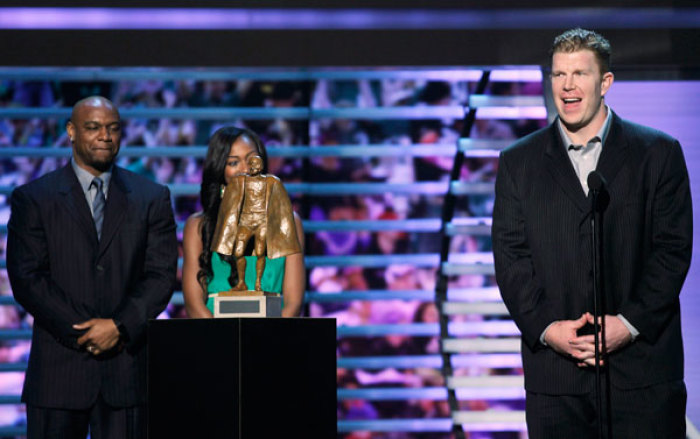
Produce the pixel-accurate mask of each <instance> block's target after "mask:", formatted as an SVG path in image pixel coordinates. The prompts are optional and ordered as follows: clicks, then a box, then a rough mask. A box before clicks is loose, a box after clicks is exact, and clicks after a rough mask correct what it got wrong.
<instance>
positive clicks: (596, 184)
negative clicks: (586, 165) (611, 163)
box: [588, 171, 608, 192]
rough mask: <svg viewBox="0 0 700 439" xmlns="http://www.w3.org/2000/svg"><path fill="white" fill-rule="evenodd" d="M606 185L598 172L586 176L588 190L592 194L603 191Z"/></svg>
mask: <svg viewBox="0 0 700 439" xmlns="http://www.w3.org/2000/svg"><path fill="white" fill-rule="evenodd" d="M607 185H608V183H607V182H606V181H605V178H604V177H603V174H601V173H600V172H598V171H592V172H591V173H590V174H588V189H589V190H591V191H593V192H600V191H603V190H605V187H606V186H607Z"/></svg>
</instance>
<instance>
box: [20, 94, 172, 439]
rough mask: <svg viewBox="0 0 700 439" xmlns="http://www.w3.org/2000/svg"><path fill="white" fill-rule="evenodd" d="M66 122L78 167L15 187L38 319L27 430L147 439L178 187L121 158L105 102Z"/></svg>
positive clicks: (41, 434)
mask: <svg viewBox="0 0 700 439" xmlns="http://www.w3.org/2000/svg"><path fill="white" fill-rule="evenodd" d="M66 129H67V131H68V135H69V136H70V139H71V143H72V145H73V157H72V159H71V162H70V164H68V165H67V166H65V167H64V168H62V169H58V170H56V171H54V172H51V173H49V174H47V175H45V176H43V177H41V178H39V179H38V180H36V181H33V182H31V183H28V184H26V185H24V186H21V187H19V188H17V189H16V190H15V191H14V192H13V193H12V201H11V203H12V214H11V216H10V220H9V223H8V240H7V270H8V274H9V277H10V281H11V283H12V291H13V294H14V296H15V298H16V299H17V302H19V303H20V305H22V306H23V307H24V308H25V309H26V310H27V311H28V312H29V313H30V314H31V315H32V316H33V317H34V331H33V334H32V348H31V353H30V355H29V365H28V368H27V374H26V379H25V383H24V390H23V392H22V401H23V402H25V403H26V404H27V437H28V438H30V439H39V438H42V439H47V438H76V439H77V438H80V439H85V437H86V436H87V434H88V427H89V430H90V437H91V438H92V439H105V438H109V439H111V438H115V439H116V438H119V439H124V438H130V439H137V438H145V437H146V418H145V416H146V413H145V402H146V349H145V346H144V341H145V340H144V336H145V330H146V323H147V321H148V319H151V318H155V317H156V316H157V315H158V314H159V313H160V312H161V311H162V310H163V309H164V308H165V306H166V305H167V303H168V301H169V299H170V295H171V294H172V286H173V282H174V280H175V269H176V265H177V241H176V237H175V222H174V221H173V212H172V208H171V203H170V194H169V192H168V189H167V188H165V187H163V186H161V185H158V184H155V183H153V182H151V181H149V180H147V179H145V178H143V177H140V176H138V175H135V174H132V173H131V172H129V171H126V170H124V169H122V168H120V167H118V166H116V165H114V159H115V157H116V155H117V153H118V152H119V142H120V139H121V133H122V122H121V120H120V119H119V112H118V111H117V109H116V108H115V107H114V105H113V104H112V103H111V102H110V101H108V100H107V99H105V98H102V97H99V96H95V97H89V98H86V99H83V100H81V101H79V102H78V103H77V104H76V105H75V106H74V107H73V112H72V114H71V118H70V121H69V122H68V125H67V127H66Z"/></svg>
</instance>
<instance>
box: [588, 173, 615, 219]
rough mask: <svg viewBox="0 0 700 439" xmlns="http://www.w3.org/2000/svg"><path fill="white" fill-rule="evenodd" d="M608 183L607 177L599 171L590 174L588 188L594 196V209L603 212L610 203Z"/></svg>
mask: <svg viewBox="0 0 700 439" xmlns="http://www.w3.org/2000/svg"><path fill="white" fill-rule="evenodd" d="M607 185H608V183H607V182H606V181H605V177H603V174H601V173H600V172H598V171H592V172H591V173H590V174H588V190H589V192H590V196H592V197H593V205H592V206H591V207H592V209H593V211H596V212H603V211H604V210H605V209H606V208H607V207H608V204H609V203H610V194H609V193H608V191H607V190H606V187H607Z"/></svg>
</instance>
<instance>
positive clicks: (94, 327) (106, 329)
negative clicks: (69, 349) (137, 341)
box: [73, 319, 119, 355]
mask: <svg viewBox="0 0 700 439" xmlns="http://www.w3.org/2000/svg"><path fill="white" fill-rule="evenodd" d="M73 329H77V330H80V331H82V330H86V332H85V333H84V334H83V335H81V336H80V338H78V345H80V346H83V347H85V349H86V350H87V351H88V352H90V353H91V354H93V355H99V354H102V353H104V352H107V351H109V350H110V349H112V348H114V347H115V346H116V345H117V343H118V342H119V329H117V325H115V324H114V320H112V319H90V320H88V321H85V322H81V323H77V324H75V325H73Z"/></svg>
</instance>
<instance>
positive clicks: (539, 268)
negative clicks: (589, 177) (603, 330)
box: [492, 113, 692, 395]
mask: <svg viewBox="0 0 700 439" xmlns="http://www.w3.org/2000/svg"><path fill="white" fill-rule="evenodd" d="M611 123H612V126H611V128H610V132H609V134H608V138H607V140H606V143H605V145H603V151H602V153H601V156H600V160H599V162H598V167H597V170H598V171H599V172H601V173H602V174H603V176H604V177H605V179H606V180H607V182H608V191H609V194H610V203H609V206H608V207H607V210H606V211H605V214H604V225H603V228H602V231H603V239H604V242H605V244H604V246H605V248H604V251H603V255H602V258H603V259H602V260H603V264H604V267H603V277H604V282H605V292H606V297H607V312H606V313H607V314H613V315H614V314H617V313H621V314H622V315H623V316H625V318H627V320H629V321H630V323H631V324H632V325H633V326H634V327H636V328H637V329H638V330H639V331H640V336H639V337H638V338H637V340H636V341H635V342H634V343H632V344H630V345H628V346H626V347H625V348H623V349H621V350H619V351H617V352H614V353H612V354H611V356H610V359H609V363H610V369H611V381H612V383H613V385H615V386H618V387H621V388H641V387H645V386H648V385H651V384H655V383H660V382H664V381H669V380H676V379H682V378H683V346H682V340H681V326H680V303H679V293H680V290H681V286H682V284H683V281H684V280H685V276H686V273H687V271H688V268H689V265H690V257H691V250H692V207H691V199H690V189H689V183H688V173H687V170H686V166H685V160H684V158H683V153H682V150H681V147H680V144H679V143H678V141H676V140H675V139H673V138H671V137H669V136H668V135H666V134H664V133H661V132H659V131H656V130H653V129H651V128H647V127H643V126H641V125H637V124H633V123H631V122H628V121H624V120H622V119H620V118H619V117H618V116H617V115H616V114H614V113H613V119H612V121H611ZM589 212H590V200H589V199H587V197H586V196H585V194H584V192H583V189H582V188H581V185H580V183H579V181H578V179H577V178H576V173H575V171H574V169H573V166H572V165H571V162H570V160H569V157H568V155H567V153H566V150H565V147H564V145H563V144H562V142H561V138H560V135H559V133H558V130H557V126H556V124H552V125H550V126H549V127H547V128H544V129H542V130H539V131H537V132H535V133H533V134H531V135H529V136H527V137H525V138H523V139H521V140H520V141H518V142H517V143H515V144H514V145H512V146H511V147H509V148H507V149H506V150H504V151H503V152H502V153H501V158H500V162H499V169H498V176H497V180H496V202H495V206H494V213H493V230H492V238H493V251H494V258H495V264H496V279H497V282H498V286H499V288H500V290H501V294H502V296H503V300H504V302H505V304H506V306H507V307H508V310H509V312H510V314H511V316H512V317H513V319H514V320H515V323H516V324H517V325H518V328H519V329H520V331H521V332H522V356H523V367H524V369H525V388H526V389H527V390H530V391H534V392H539V393H548V394H555V395H556V394H578V393H585V392H588V391H592V390H593V383H594V381H593V380H594V373H593V368H585V369H581V368H579V367H577V366H576V363H575V361H572V360H571V359H568V358H565V357H564V356H562V355H559V354H557V353H555V352H554V351H553V350H552V349H550V348H547V347H545V346H543V345H542V344H540V342H539V337H540V335H541V334H542V332H543V331H544V329H545V328H546V327H547V325H549V324H550V323H552V322H553V321H555V320H564V319H576V318H578V317H580V316H581V314H582V313H584V312H586V311H590V312H592V288H593V285H592V281H593V277H592V263H591V256H590V254H591V248H590V246H591V235H590V233H591V231H590V214H589Z"/></svg>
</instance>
